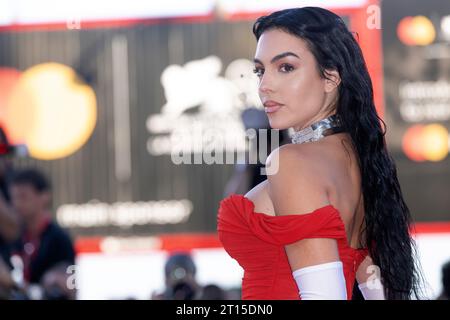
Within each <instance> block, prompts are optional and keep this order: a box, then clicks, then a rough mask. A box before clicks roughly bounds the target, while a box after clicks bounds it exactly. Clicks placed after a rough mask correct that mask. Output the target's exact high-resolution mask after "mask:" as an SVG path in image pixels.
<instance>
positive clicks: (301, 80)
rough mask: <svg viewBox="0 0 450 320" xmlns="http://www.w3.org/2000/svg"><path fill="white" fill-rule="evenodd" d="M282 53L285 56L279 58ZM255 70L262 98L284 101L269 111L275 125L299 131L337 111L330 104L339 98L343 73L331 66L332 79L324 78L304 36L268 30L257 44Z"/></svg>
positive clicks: (330, 76)
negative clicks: (273, 110)
mask: <svg viewBox="0 0 450 320" xmlns="http://www.w3.org/2000/svg"><path fill="white" fill-rule="evenodd" d="M280 55H281V56H284V55H285V56H284V57H283V58H281V59H277V56H278V57H279V56H280ZM273 58H275V59H276V60H275V61H272V59H273ZM255 72H256V74H257V76H258V77H259V96H260V98H261V101H262V102H263V103H264V102H265V101H267V100H274V101H276V102H278V103H281V104H283V106H282V107H281V108H280V109H279V110H278V111H277V112H275V113H268V117H269V123H270V126H271V127H272V128H273V129H286V128H290V127H293V128H294V129H295V130H296V131H298V130H300V129H303V128H305V127H307V126H309V125H311V124H312V123H314V122H316V121H319V120H321V119H323V118H326V117H327V116H329V115H331V114H333V113H334V112H330V111H327V107H329V106H330V105H332V104H333V102H334V101H336V98H337V90H336V88H337V86H338V84H339V83H340V78H339V74H338V72H336V71H332V70H330V71H329V78H330V79H323V78H321V77H320V75H319V72H318V68H317V63H316V59H315V58H314V56H313V54H312V53H311V51H310V50H309V48H308V45H307V43H306V42H305V41H304V40H302V39H300V38H298V37H295V36H293V35H290V34H288V33H286V32H283V31H280V30H277V29H274V30H269V31H266V32H264V33H263V34H262V36H261V37H260V39H259V41H258V44H257V48H256V54H255Z"/></svg>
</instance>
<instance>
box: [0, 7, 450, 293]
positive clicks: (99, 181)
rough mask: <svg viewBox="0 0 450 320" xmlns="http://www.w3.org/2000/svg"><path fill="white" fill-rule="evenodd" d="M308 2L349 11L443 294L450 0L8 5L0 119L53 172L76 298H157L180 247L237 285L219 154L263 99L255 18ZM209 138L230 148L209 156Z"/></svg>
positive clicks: (1, 19) (447, 234)
mask: <svg viewBox="0 0 450 320" xmlns="http://www.w3.org/2000/svg"><path fill="white" fill-rule="evenodd" d="M306 5H308V6H321V7H325V8H327V9H330V10H332V11H334V12H336V13H337V14H339V15H340V16H342V17H343V19H344V20H345V22H346V23H347V25H348V26H349V29H350V30H351V31H352V32H354V35H355V38H356V39H357V40H358V42H359V44H360V46H361V48H362V50H363V53H364V56H365V59H366V62H367V65H368V69H369V72H370V75H371V78H372V81H373V86H374V94H375V104H376V107H377V111H378V113H379V114H380V117H381V118H383V120H384V121H385V122H386V124H387V143H388V148H389V150H390V152H391V154H392V155H393V157H394V158H395V161H396V163H397V169H398V176H399V180H400V184H401V186H402V190H403V192H404V195H405V199H406V202H407V204H408V206H409V208H410V210H411V213H412V215H413V217H414V219H415V221H416V222H417V230H416V234H417V239H418V240H419V244H420V245H421V250H422V252H423V255H422V263H423V264H424V267H425V268H426V270H425V272H426V273H427V276H428V277H429V278H428V280H429V281H430V284H431V286H432V289H433V290H434V291H435V292H434V293H430V296H432V295H436V294H437V293H438V292H439V290H440V289H441V286H440V267H441V266H442V264H443V262H444V261H445V260H446V259H450V251H449V250H448V249H442V250H440V251H439V252H440V253H439V254H438V255H439V257H438V256H436V255H434V258H435V259H434V260H433V259H432V258H431V257H432V256H433V254H434V253H435V251H437V250H435V248H436V247H437V246H439V247H442V248H444V247H445V246H447V247H446V248H448V247H450V197H449V196H448V194H449V192H450V162H449V161H450V160H449V156H448V153H449V146H450V142H449V132H448V130H449V120H450V3H449V2H448V1H440V0H429V1H426V2H425V3H424V2H422V1H420V0H391V1H381V2H378V1H375V0H342V1H321V0H313V1H256V0H255V1H238V0H192V1H188V0H183V1H176V0H168V1H163V2H156V1H137V0H128V1H126V2H123V1H103V0H96V1H87V0H80V1H76V2H75V1H51V0H42V1H32V0H0V125H1V126H2V127H3V128H4V129H5V131H6V132H7V134H8V136H9V137H10V140H11V141H12V142H13V143H15V144H23V145H26V146H27V148H28V151H29V157H27V158H23V157H22V158H17V159H15V160H14V161H15V164H16V166H17V167H29V166H32V167H39V168H40V169H41V170H42V171H44V172H45V173H46V174H47V175H48V176H49V178H50V179H51V181H52V184H53V191H52V193H53V194H52V195H53V197H52V199H53V203H52V205H53V214H54V217H55V218H56V220H57V221H58V223H59V224H60V225H61V226H62V227H64V228H66V229H68V230H69V231H70V234H71V235H72V237H73V238H74V239H75V244H76V249H77V253H78V255H77V264H78V269H77V270H78V271H77V272H79V273H78V279H79V285H80V289H79V298H118V297H127V296H131V297H137V298H149V296H150V293H151V292H152V291H153V290H156V289H158V288H161V287H162V286H163V285H164V279H163V278H164V273H163V267H164V261H165V259H166V258H167V256H168V253H170V252H174V251H177V250H186V251H190V252H192V253H193V257H194V260H195V262H196V263H197V265H198V270H197V275H198V277H199V279H198V280H199V282H200V283H203V284H206V283H209V282H213V281H214V282H215V283H217V284H220V285H221V286H222V287H224V288H236V287H237V286H238V285H239V284H240V281H241V277H242V272H241V269H240V267H239V265H237V263H236V262H235V261H233V260H231V258H229V256H227V254H226V253H225V252H224V250H223V249H222V247H221V245H220V242H219V241H218V239H217V237H216V234H215V230H216V214H217V208H218V205H219V201H220V200H221V199H222V198H223V197H224V195H225V194H226V191H225V189H226V186H227V183H228V182H229V180H230V177H231V176H232V175H233V173H234V172H235V170H236V167H235V166H234V165H233V164H235V162H236V161H235V162H230V163H229V164H226V159H225V154H227V155H229V156H232V157H236V158H235V159H237V157H239V156H243V155H244V156H245V154H246V153H247V152H248V150H249V148H250V147H249V141H248V137H246V129H247V127H246V125H245V123H244V122H243V121H242V115H243V114H244V112H245V111H246V110H249V109H252V110H253V109H255V108H256V109H260V108H261V102H260V101H259V98H258V95H257V82H256V78H255V75H254V74H253V72H252V68H253V62H252V59H253V55H254V51H255V46H256V41H255V39H254V36H253V34H252V32H251V29H252V25H253V23H254V21H255V19H256V18H257V17H259V16H261V15H263V14H267V13H269V12H271V11H274V10H278V9H282V8H290V7H299V6H306ZM213 149H222V150H223V151H224V152H223V157H220V155H218V156H217V157H216V158H215V159H216V160H217V161H216V162H215V163H211V164H209V163H207V161H205V158H204V153H205V151H211V150H213ZM207 266H209V267H207ZM121 270H128V271H127V272H126V274H121V275H120V278H121V280H120V281H119V280H118V279H117V278H118V275H117V274H118V273H120V272H121ZM111 279H116V280H114V281H113V282H112V281H111Z"/></svg>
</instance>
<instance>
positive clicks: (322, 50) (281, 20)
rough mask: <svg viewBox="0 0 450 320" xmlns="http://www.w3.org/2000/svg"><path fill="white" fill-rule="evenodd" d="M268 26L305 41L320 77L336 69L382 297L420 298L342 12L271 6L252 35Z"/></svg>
mask: <svg viewBox="0 0 450 320" xmlns="http://www.w3.org/2000/svg"><path fill="white" fill-rule="evenodd" d="M269 29H279V30H282V31H284V32H287V33H289V34H292V35H295V36H297V37H299V38H301V39H303V40H304V41H306V43H307V45H308V47H309V49H310V51H311V52H312V54H313V55H314V57H315V59H316V61H317V68H318V71H319V74H320V76H321V77H322V78H327V72H326V71H327V70H336V71H338V72H339V75H340V77H341V82H340V84H339V87H338V101H337V105H336V106H335V108H336V113H337V114H338V115H339V116H340V118H341V120H342V125H343V126H344V129H345V130H346V131H347V132H348V133H349V134H350V136H351V138H352V143H353V146H354V148H355V149H356V150H357V158H358V162H359V167H360V172H361V178H362V192H363V198H364V209H365V216H364V222H365V228H364V229H363V230H361V237H363V236H362V235H363V234H365V243H366V244H367V248H368V249H369V253H370V256H371V258H372V260H373V262H374V264H375V265H377V266H378V267H379V268H380V273H381V275H380V276H381V279H382V283H383V286H384V289H385V297H386V299H402V300H409V299H414V298H415V299H421V298H422V289H423V288H421V283H422V280H423V276H422V272H421V268H420V264H419V262H418V259H417V248H416V244H415V242H414V239H413V238H412V237H411V235H410V231H411V229H412V227H413V226H412V218H411V214H410V211H409V209H408V207H407V205H406V203H405V201H404V199H403V196H402V192H401V189H400V184H399V182H398V179H397V169H396V166H395V162H394V160H393V159H392V158H391V156H390V155H389V153H388V150H387V147H386V140H385V134H386V124H385V123H384V121H383V120H382V119H381V118H379V116H378V115H377V112H376V109H375V104H374V100H373V88H372V81H371V79H370V76H369V72H368V70H367V66H366V63H365V61H364V57H363V54H362V51H361V48H360V47H359V45H358V42H357V41H356V39H355V37H354V36H353V34H352V33H351V32H350V31H349V30H348V28H347V26H346V25H345V23H344V21H343V20H342V18H340V17H339V16H338V15H336V14H334V13H332V12H330V11H328V10H326V9H323V8H318V7H303V8H293V9H286V10H281V11H277V12H273V13H271V14H270V15H267V16H262V17H260V18H258V19H257V20H256V22H255V24H254V25H253V33H254V35H255V37H256V39H257V40H259V38H260V36H261V35H262V34H263V32H264V31H267V30H269ZM380 121H381V122H383V125H384V130H382V128H381V124H380ZM361 239H362V238H361Z"/></svg>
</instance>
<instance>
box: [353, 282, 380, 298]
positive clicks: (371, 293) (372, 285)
mask: <svg viewBox="0 0 450 320" xmlns="http://www.w3.org/2000/svg"><path fill="white" fill-rule="evenodd" d="M358 288H359V290H360V291H361V294H362V295H363V297H364V299H365V300H386V298H385V296H384V287H383V284H382V283H381V281H380V279H379V278H376V279H375V280H369V281H367V282H364V283H362V284H358Z"/></svg>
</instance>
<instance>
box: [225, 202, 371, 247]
mask: <svg viewBox="0 0 450 320" xmlns="http://www.w3.org/2000/svg"><path fill="white" fill-rule="evenodd" d="M232 196H235V197H236V196H237V197H239V198H242V199H243V200H244V201H246V202H247V203H249V204H250V205H251V207H252V213H253V214H257V215H261V216H263V217H264V218H266V219H277V218H283V217H290V216H293V217H295V216H298V217H302V216H303V217H304V216H310V215H313V214H317V212H320V211H322V210H323V209H326V208H329V207H330V208H332V209H333V210H334V211H336V213H337V216H338V219H339V222H340V223H341V224H342V227H343V229H344V236H345V247H346V248H348V249H349V250H352V251H353V252H355V253H359V252H361V251H367V248H353V247H351V246H350V245H349V243H348V238H347V230H346V229H345V224H344V221H343V220H342V218H341V215H340V214H339V210H338V209H337V208H336V207H335V206H333V205H332V204H327V205H325V206H322V207H319V208H317V209H314V210H313V211H311V212H307V213H303V214H301V215H294V214H292V215H284V216H277V215H275V216H273V215H269V214H267V213H264V212H256V211H255V203H254V202H253V200H251V199H249V198H247V197H246V196H244V195H242V194H237V193H233V194H231V195H230V196H229V197H232Z"/></svg>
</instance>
